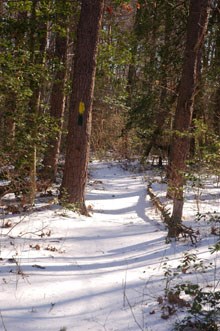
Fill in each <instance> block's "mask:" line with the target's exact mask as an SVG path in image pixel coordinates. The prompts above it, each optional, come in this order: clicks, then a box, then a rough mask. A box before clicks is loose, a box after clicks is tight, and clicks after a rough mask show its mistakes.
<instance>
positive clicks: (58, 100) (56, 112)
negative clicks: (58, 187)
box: [43, 35, 67, 182]
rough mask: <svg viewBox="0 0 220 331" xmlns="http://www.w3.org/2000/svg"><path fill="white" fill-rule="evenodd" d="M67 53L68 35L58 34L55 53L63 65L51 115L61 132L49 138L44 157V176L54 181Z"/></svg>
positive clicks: (54, 91)
mask: <svg viewBox="0 0 220 331" xmlns="http://www.w3.org/2000/svg"><path fill="white" fill-rule="evenodd" d="M66 53H67V37H66V36H64V37H63V36H60V35H57V36H56V42H55V53H54V56H55V58H56V59H57V61H58V62H59V64H60V65H61V67H60V68H58V70H57V72H56V74H55V77H54V83H53V86H52V92H51V97H50V116H51V117H52V118H54V119H55V120H57V125H58V129H59V132H58V133H57V135H56V137H53V138H51V139H50V140H49V143H48V148H47V150H46V152H45V157H44V161H43V163H44V174H43V177H44V178H46V179H49V180H51V181H52V182H53V181H54V180H55V178H56V174H57V164H58V157H59V152H60V143H61V134H62V128H63V116H64V110H65V101H66V95H65V91H64V89H65V82H66Z"/></svg>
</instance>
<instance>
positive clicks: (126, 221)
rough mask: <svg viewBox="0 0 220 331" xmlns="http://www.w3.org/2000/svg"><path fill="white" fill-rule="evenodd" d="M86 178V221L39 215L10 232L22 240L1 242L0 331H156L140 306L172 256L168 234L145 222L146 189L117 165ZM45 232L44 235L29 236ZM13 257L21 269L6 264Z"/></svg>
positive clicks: (102, 166) (94, 168) (101, 166)
mask: <svg viewBox="0 0 220 331" xmlns="http://www.w3.org/2000/svg"><path fill="white" fill-rule="evenodd" d="M91 174H92V178H91V180H90V184H89V185H88V193H87V204H89V205H91V207H92V215H91V217H82V216H78V215H76V214H74V213H71V212H68V211H65V213H63V212H62V211H61V210H59V209H53V208H51V209H50V210H42V211H41V212H38V213H33V214H30V215H29V216H28V217H27V218H26V219H25V221H24V222H21V224H20V225H19V226H17V227H16V228H15V232H14V233H11V234H12V237H13V238H16V233H17V234H18V233H22V237H21V238H20V239H11V241H12V244H11V243H9V244H6V243H5V245H4V244H2V247H1V250H2V257H3V261H2V268H1V270H0V277H1V287H0V291H1V295H0V311H1V314H2V322H3V321H4V325H5V326H4V325H3V323H1V321H0V330H4V328H5V329H6V330H7V331H30V330H32V331H38V330H42V331H43V330H44V331H60V330H62V331H63V330H67V331H85V330H92V331H99V330H100V331H102V330H105V331H110V330H114V331H116V330H120V331H136V330H139V329H140V326H141V327H142V328H143V330H153V331H154V330H157V329H158V326H157V324H156V320H155V321H154V318H153V317H152V322H149V321H146V320H145V319H146V317H145V313H144V312H143V310H142V308H143V307H144V308H145V309H146V298H147V297H149V296H151V295H152V296H155V294H154V293H155V291H156V292H158V291H159V289H163V286H164V284H163V283H161V280H160V277H158V276H156V275H155V273H157V274H158V270H159V266H160V263H161V258H163V256H164V257H165V255H169V254H170V253H171V251H169V250H170V247H168V246H166V245H165V240H164V238H165V235H166V232H165V231H163V228H162V227H161V226H160V225H158V224H157V223H156V222H155V223H154V221H152V218H151V217H148V216H147V215H151V213H152V208H151V206H150V203H149V202H148V201H147V199H146V183H144V182H143V178H142V176H141V175H134V174H131V173H129V172H126V171H124V170H123V169H122V168H121V167H120V166H119V165H118V164H113V165H112V164H109V163H93V164H92V165H91ZM45 227H46V229H47V231H49V230H51V235H50V236H48V237H46V236H43V237H42V238H40V237H37V236H36V235H33V233H32V234H30V232H32V231H33V229H37V228H45ZM30 229H31V231H30ZM28 230H29V231H28ZM16 231H17V232H16ZM37 245H38V246H39V247H38V249H37V248H36V247H37ZM34 248H36V249H34ZM48 248H50V249H48ZM172 253H173V252H172ZM12 257H15V259H16V261H17V262H18V264H19V265H14V264H13V263H12V264H10V263H9V260H8V259H9V258H12ZM18 267H20V269H21V273H20V274H18V272H17V271H18ZM39 267H40V268H39ZM160 273H161V272H159V274H160ZM155 302H156V297H155ZM149 309H150V308H149ZM148 316H149V312H148ZM137 322H138V323H139V324H140V325H139V326H138V323H137ZM152 324H154V325H153V326H152ZM149 325H150V327H149ZM144 327H145V329H144ZM148 327H149V328H148ZM65 328H66V329H65ZM160 330H163V329H162V328H161V327H160ZM164 330H167V329H164ZM4 331H5V330H4Z"/></svg>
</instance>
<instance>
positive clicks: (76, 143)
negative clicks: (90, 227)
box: [61, 0, 104, 214]
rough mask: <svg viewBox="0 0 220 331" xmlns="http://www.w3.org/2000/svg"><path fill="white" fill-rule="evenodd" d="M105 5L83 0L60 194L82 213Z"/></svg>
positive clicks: (98, 0) (91, 0)
mask: <svg viewBox="0 0 220 331" xmlns="http://www.w3.org/2000/svg"><path fill="white" fill-rule="evenodd" d="M103 7H104V0H83V1H82V6H81V13H80V19H79V24H78V28H77V42H76V51H75V61H74V70H73V73H74V77H73V83H72V93H71V98H70V113H69V122H68V135H67V145H66V158H65V167H64V175H63V181H62V185H61V197H63V198H64V197H65V199H67V201H68V202H69V203H74V204H75V205H76V207H78V208H79V210H80V212H81V213H82V214H87V210H86V206H85V197H84V195H85V185H86V180H87V168H88V159H89V145H90V133H91V116H92V101H93V93H94V83H95V70H96V55H97V46H98V32H99V28H100V25H101V19H102V13H103Z"/></svg>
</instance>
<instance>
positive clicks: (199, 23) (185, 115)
mask: <svg viewBox="0 0 220 331" xmlns="http://www.w3.org/2000/svg"><path fill="white" fill-rule="evenodd" d="M210 4H211V1H210V0H197V1H195V0H191V1H190V8H189V18H188V25H187V39H186V46H185V54H184V62H183V70H182V76H181V81H180V89H179V96H178V101H177V108H176V113H175V118H174V127H173V130H174V133H173V137H172V144H171V165H170V166H171V169H170V176H169V186H168V194H169V195H171V196H172V197H173V213H172V216H171V223H170V226H169V233H168V236H169V237H176V229H177V225H178V224H180V223H181V219H182V213H183V186H184V173H185V170H186V159H187V156H188V153H189V141H190V139H189V135H190V127H191V122H192V114H193V107H194V97H195V94H196V87H197V81H198V67H199V66H198V61H199V59H200V51H201V48H202V46H203V43H204V37H205V33H206V30H207V23H208V15H209V11H210Z"/></svg>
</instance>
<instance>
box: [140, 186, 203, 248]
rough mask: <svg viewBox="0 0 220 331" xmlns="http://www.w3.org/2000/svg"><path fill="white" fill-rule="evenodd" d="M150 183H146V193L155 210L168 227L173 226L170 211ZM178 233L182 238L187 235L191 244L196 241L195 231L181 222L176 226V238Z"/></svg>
mask: <svg viewBox="0 0 220 331" xmlns="http://www.w3.org/2000/svg"><path fill="white" fill-rule="evenodd" d="M151 185H152V184H151V183H149V184H148V186H147V193H148V194H149V196H150V198H151V201H152V203H153V205H154V206H155V208H156V210H159V211H160V212H161V216H162V218H163V220H164V222H165V223H166V225H167V226H168V228H169V227H171V226H173V225H172V220H171V216H170V211H169V210H168V209H167V208H166V207H165V206H164V205H163V204H162V202H161V201H160V199H159V198H158V197H157V196H156V194H155V193H154V191H153V189H152V187H151ZM180 235H181V236H182V237H183V238H187V237H189V238H190V240H191V242H192V244H195V243H196V242H197V234H196V232H195V231H194V230H193V229H192V228H190V227H188V226H185V225H183V224H182V223H180V224H178V225H177V228H176V238H178V237H179V236H180Z"/></svg>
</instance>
